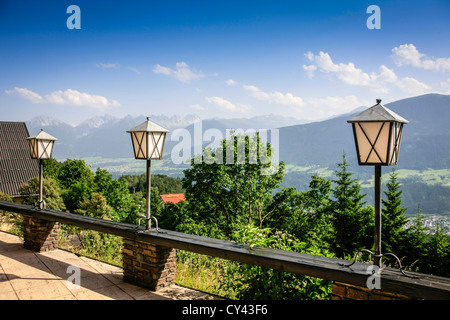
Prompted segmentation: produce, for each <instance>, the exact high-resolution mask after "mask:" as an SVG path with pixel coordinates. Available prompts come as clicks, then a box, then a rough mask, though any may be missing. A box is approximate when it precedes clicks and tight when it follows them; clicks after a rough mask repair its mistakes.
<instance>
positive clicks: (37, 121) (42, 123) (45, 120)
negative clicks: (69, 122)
mask: <svg viewBox="0 0 450 320" xmlns="http://www.w3.org/2000/svg"><path fill="white" fill-rule="evenodd" d="M26 123H27V125H28V126H30V127H34V128H36V127H50V126H58V125H61V124H63V123H64V122H62V121H61V120H58V119H56V118H53V117H50V116H44V115H42V116H37V117H34V118H32V119H30V120H28V121H26Z"/></svg>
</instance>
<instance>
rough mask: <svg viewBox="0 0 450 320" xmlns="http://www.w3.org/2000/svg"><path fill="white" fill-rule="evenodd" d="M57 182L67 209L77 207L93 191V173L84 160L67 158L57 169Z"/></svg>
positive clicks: (72, 210)
mask: <svg viewBox="0 0 450 320" xmlns="http://www.w3.org/2000/svg"><path fill="white" fill-rule="evenodd" d="M58 184H59V185H60V186H61V187H62V189H63V191H62V193H61V195H62V198H63V200H64V204H65V205H66V208H67V210H69V211H70V212H74V211H75V210H77V209H79V207H80V204H81V202H82V201H84V199H90V197H91V196H92V194H93V193H94V191H95V184H94V173H93V172H92V171H91V169H90V168H89V166H88V165H87V164H86V162H85V161H84V160H76V159H67V160H66V161H64V162H63V163H62V164H61V167H60V168H59V170H58Z"/></svg>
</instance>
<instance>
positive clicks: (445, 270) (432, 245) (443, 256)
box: [424, 222, 450, 277]
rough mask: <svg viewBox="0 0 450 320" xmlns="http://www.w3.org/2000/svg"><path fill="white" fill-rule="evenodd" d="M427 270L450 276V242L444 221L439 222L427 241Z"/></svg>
mask: <svg viewBox="0 0 450 320" xmlns="http://www.w3.org/2000/svg"><path fill="white" fill-rule="evenodd" d="M427 249H428V250H427V251H428V256H427V270H424V272H427V273H432V274H437V275H440V276H444V277H448V276H450V270H449V262H450V244H449V241H448V237H447V236H446V235H445V232H444V227H443V224H442V222H438V223H437V225H436V229H435V232H434V234H433V235H432V236H430V239H429V242H428V243H427Z"/></svg>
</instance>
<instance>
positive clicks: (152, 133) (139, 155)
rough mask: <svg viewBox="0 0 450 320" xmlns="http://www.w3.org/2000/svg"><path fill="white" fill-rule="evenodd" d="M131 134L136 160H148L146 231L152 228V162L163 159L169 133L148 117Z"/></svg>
mask: <svg viewBox="0 0 450 320" xmlns="http://www.w3.org/2000/svg"><path fill="white" fill-rule="evenodd" d="M127 132H128V133H130V134H131V141H132V143H133V150H134V156H135V158H136V159H144V160H147V211H146V220H147V226H146V229H147V230H150V228H151V220H150V219H151V210H150V197H151V192H150V188H151V160H156V159H158V160H160V159H162V155H163V150H164V141H165V139H166V134H167V132H169V131H168V130H167V129H164V128H163V127H161V126H160V125H158V124H156V123H154V122H152V121H150V117H147V121H145V122H143V123H141V124H140V125H138V126H136V127H134V128H133V129H130V130H128V131H127Z"/></svg>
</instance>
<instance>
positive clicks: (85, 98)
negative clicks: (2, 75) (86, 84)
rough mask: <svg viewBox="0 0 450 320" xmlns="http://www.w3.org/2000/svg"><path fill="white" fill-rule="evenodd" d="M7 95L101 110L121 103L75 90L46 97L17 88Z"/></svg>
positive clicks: (36, 101) (52, 93) (58, 91)
mask: <svg viewBox="0 0 450 320" xmlns="http://www.w3.org/2000/svg"><path fill="white" fill-rule="evenodd" d="M5 93H6V94H10V95H18V96H20V97H22V98H25V99H27V100H29V101H31V102H33V103H51V104H59V105H73V106H85V107H91V108H99V109H103V108H108V107H118V106H120V103H119V102H118V101H116V100H111V101H110V100H108V99H107V98H105V97H103V96H99V95H93V94H88V93H85V92H79V91H77V90H73V89H67V90H65V91H62V90H57V91H53V92H51V93H49V94H46V95H45V96H44V97H42V96H41V95H39V94H38V93H36V92H33V91H31V90H28V89H27V88H17V87H15V88H14V90H6V91H5Z"/></svg>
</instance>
